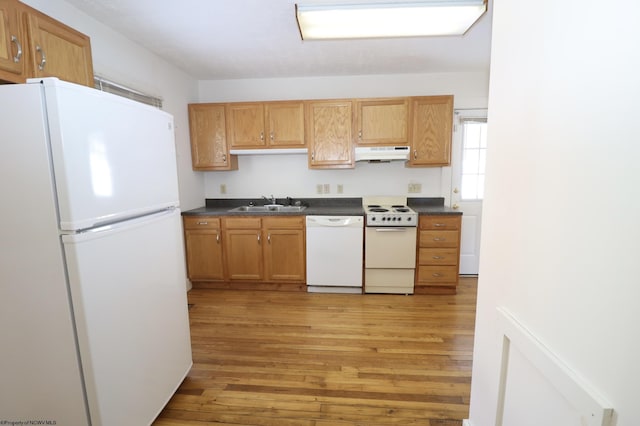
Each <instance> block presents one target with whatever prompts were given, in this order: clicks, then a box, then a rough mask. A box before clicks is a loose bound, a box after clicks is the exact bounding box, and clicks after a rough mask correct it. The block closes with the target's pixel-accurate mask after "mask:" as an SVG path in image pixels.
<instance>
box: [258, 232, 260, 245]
mask: <svg viewBox="0 0 640 426" xmlns="http://www.w3.org/2000/svg"><path fill="white" fill-rule="evenodd" d="M258 244H260V233H259V232H258Z"/></svg>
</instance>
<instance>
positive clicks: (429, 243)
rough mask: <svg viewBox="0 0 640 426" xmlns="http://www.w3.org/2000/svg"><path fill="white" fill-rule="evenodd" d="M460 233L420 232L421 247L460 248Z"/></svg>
mask: <svg viewBox="0 0 640 426" xmlns="http://www.w3.org/2000/svg"><path fill="white" fill-rule="evenodd" d="M458 240H459V233H458V231H420V247H450V248H453V247H458Z"/></svg>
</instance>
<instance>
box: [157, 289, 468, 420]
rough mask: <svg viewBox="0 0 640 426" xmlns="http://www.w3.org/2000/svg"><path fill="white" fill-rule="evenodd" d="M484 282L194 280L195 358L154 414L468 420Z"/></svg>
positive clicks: (178, 417) (191, 296) (185, 417)
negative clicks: (343, 284) (434, 287)
mask: <svg viewBox="0 0 640 426" xmlns="http://www.w3.org/2000/svg"><path fill="white" fill-rule="evenodd" d="M476 283H477V279H476V278H462V279H461V280H460V287H459V291H458V294H457V295H455V296H427V295H419V296H418V295H414V296H401V295H335V294H309V293H303V292H299V293H296V292H277V291H262V292H261V291H237V290H212V289H194V290H192V291H190V292H189V302H190V303H192V304H193V306H192V308H191V310H190V317H191V335H192V347H193V360H194V366H193V369H192V370H191V372H190V373H189V375H188V377H187V378H186V379H185V381H184V383H183V384H182V385H181V386H180V388H179V389H178V391H177V393H176V395H175V396H174V397H173V398H172V399H171V401H170V402H169V404H168V405H167V407H166V408H165V410H164V411H163V412H162V413H161V414H160V416H159V418H158V419H157V420H156V422H155V423H154V425H156V426H168V425H204V424H215V425H221V424H222V425H265V426H266V425H269V426H271V425H273V426H289V425H296V426H297V425H304V426H347V425H349V426H353V425H366V426H370V425H388V424H394V425H424V426H458V425H461V419H464V418H467V417H468V409H469V405H468V403H469V389H470V382H471V357H472V349H473V329H474V319H475V305H476Z"/></svg>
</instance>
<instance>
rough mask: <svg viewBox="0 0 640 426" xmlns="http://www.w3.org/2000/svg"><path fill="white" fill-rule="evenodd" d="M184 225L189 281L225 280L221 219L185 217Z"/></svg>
mask: <svg viewBox="0 0 640 426" xmlns="http://www.w3.org/2000/svg"><path fill="white" fill-rule="evenodd" d="M183 223H184V240H185V249H186V255H187V274H188V276H189V279H190V280H191V281H222V280H224V263H223V257H222V238H221V229H220V218H218V217H212V216H185V217H183Z"/></svg>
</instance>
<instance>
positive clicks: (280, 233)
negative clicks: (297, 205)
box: [263, 216, 306, 283]
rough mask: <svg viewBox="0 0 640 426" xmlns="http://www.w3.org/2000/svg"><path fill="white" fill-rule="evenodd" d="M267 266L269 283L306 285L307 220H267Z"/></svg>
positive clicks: (301, 218)
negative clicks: (305, 230) (305, 225)
mask: <svg viewBox="0 0 640 426" xmlns="http://www.w3.org/2000/svg"><path fill="white" fill-rule="evenodd" d="M263 232H264V233H265V235H266V244H265V245H264V262H265V263H264V264H265V273H266V280H267V281H276V282H294V283H304V282H305V280H306V273H305V235H304V218H303V217H302V216H296V217H286V218H284V217H274V218H264V219H263Z"/></svg>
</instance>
